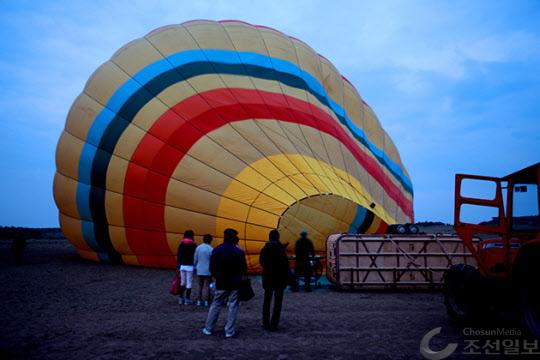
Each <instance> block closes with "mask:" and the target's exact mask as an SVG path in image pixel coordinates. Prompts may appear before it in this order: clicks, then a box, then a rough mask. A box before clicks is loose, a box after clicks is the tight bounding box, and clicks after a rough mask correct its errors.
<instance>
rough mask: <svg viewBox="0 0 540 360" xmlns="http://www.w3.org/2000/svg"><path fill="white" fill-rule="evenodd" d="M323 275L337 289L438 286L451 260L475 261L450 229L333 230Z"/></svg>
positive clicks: (432, 287)
mask: <svg viewBox="0 0 540 360" xmlns="http://www.w3.org/2000/svg"><path fill="white" fill-rule="evenodd" d="M326 250H327V270H326V271H327V277H328V279H329V280H330V281H331V282H332V283H333V284H334V285H335V286H336V287H337V288H338V289H343V290H346V289H349V290H353V289H365V288H371V289H385V288H391V289H397V288H427V289H435V288H441V287H442V284H443V275H444V272H445V271H446V270H447V269H448V268H449V267H450V266H452V265H454V264H460V263H463V264H468V265H470V266H476V260H475V258H474V257H473V256H472V254H471V252H470V251H469V250H468V249H467V247H466V246H465V244H464V243H463V241H462V240H461V239H460V238H459V237H458V236H457V235H454V234H411V235H407V234H398V235H391V234H346V233H343V234H333V235H330V236H329V237H328V239H327V242H326Z"/></svg>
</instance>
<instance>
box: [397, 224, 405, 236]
mask: <svg viewBox="0 0 540 360" xmlns="http://www.w3.org/2000/svg"><path fill="white" fill-rule="evenodd" d="M396 233H397V234H400V235H403V234H405V233H407V228H406V227H405V225H402V224H399V225H397V226H396Z"/></svg>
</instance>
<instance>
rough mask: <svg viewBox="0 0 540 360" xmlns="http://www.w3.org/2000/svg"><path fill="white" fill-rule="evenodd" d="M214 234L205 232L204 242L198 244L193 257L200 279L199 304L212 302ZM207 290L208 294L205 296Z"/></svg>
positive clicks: (204, 304)
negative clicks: (211, 259)
mask: <svg viewBox="0 0 540 360" xmlns="http://www.w3.org/2000/svg"><path fill="white" fill-rule="evenodd" d="M212 239H213V238H212V235H210V234H205V235H204V236H203V243H202V244H201V245H199V246H197V249H196V250H195V257H194V259H193V266H194V267H195V272H196V273H197V279H198V280H199V299H198V301H197V305H199V306H208V304H209V302H210V282H211V281H212V277H211V274H210V256H211V255H212V246H210V244H211V243H212ZM205 292H206V296H203V295H204V293H205Z"/></svg>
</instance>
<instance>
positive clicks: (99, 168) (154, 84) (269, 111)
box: [54, 20, 413, 272]
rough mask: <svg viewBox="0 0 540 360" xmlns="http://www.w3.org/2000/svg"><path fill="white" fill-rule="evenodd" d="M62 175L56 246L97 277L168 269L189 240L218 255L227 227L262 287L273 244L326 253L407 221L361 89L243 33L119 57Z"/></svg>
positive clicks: (147, 47)
mask: <svg viewBox="0 0 540 360" xmlns="http://www.w3.org/2000/svg"><path fill="white" fill-rule="evenodd" d="M56 166H57V172H56V176H55V180H54V196H55V201H56V204H57V206H58V209H59V213H60V214H59V217H60V224H61V227H62V231H63V232H64V234H65V235H66V237H67V238H68V239H69V241H70V242H71V243H72V244H73V246H74V247H75V248H76V250H77V251H78V253H79V254H80V255H81V257H83V258H86V259H91V260H95V261H101V262H113V263H125V264H130V265H141V266H152V267H171V268H172V267H174V266H175V264H176V263H175V254H176V248H177V246H178V243H179V242H180V240H181V235H182V233H183V232H184V231H185V230H187V229H191V230H193V231H194V232H195V234H196V240H197V241H199V242H200V238H201V237H202V235H203V234H206V233H210V234H212V235H214V237H215V238H217V242H221V241H220V238H222V236H223V230H224V229H225V228H234V229H236V230H237V231H238V232H239V237H240V244H239V245H240V246H241V247H242V248H243V249H244V250H245V252H246V256H247V259H248V265H249V268H250V271H251V272H257V271H259V268H258V254H259V251H260V249H261V248H262V246H263V245H264V242H265V241H266V240H267V238H268V232H269V231H270V230H271V229H274V228H276V229H278V230H279V231H280V233H281V234H282V241H283V242H287V241H294V240H295V239H296V238H297V236H298V233H299V231H300V230H301V229H306V230H307V231H308V232H309V234H310V236H311V238H312V240H313V241H314V244H315V247H316V250H317V251H320V252H324V245H325V240H326V238H327V236H328V235H329V234H331V233H336V232H354V233H357V232H360V233H375V232H384V231H385V229H386V227H387V226H388V225H389V224H395V223H406V222H411V221H412V219H413V208H412V199H413V195H412V184H411V180H410V178H409V175H408V174H407V171H406V169H405V167H404V166H403V164H402V162H401V159H400V156H399V154H398V151H397V149H396V147H395V145H394V143H393V142H392V140H391V139H390V137H389V136H388V135H387V133H386V132H385V131H384V130H383V129H382V128H381V125H380V123H379V121H378V119H377V117H376V115H375V113H374V112H373V110H372V109H371V108H370V107H369V106H368V105H367V104H366V103H365V102H364V101H363V100H362V98H361V97H360V95H359V94H358V92H357V91H356V89H355V87H354V86H353V85H352V84H351V83H350V82H349V81H347V80H346V79H345V78H344V77H343V76H341V75H340V73H339V72H338V71H337V70H336V68H335V67H334V66H333V65H332V63H331V62H330V61H328V60H327V59H326V58H324V57H323V56H321V55H319V54H317V53H316V52H315V51H314V50H313V49H311V48H310V47H309V46H308V45H306V44H305V43H303V42H302V41H300V40H297V39H295V38H293V37H290V36H287V35H285V34H283V33H281V32H279V31H277V30H274V29H271V28H268V27H264V26H254V25H251V24H247V23H244V22H240V21H219V22H216V21H206V20H204V21H203V20H197V21H191V22H187V23H184V24H181V25H171V26H165V27H161V28H158V29H156V30H154V31H152V32H150V33H149V34H147V35H146V36H144V37H142V38H140V39H137V40H135V41H132V42H130V43H128V44H126V45H125V46H124V47H122V48H121V49H120V50H118V51H117V52H116V53H115V54H114V55H113V56H112V58H111V59H110V60H109V61H107V62H106V63H104V64H103V65H102V66H100V67H99V68H98V69H97V70H96V71H95V72H94V73H93V75H92V76H91V77H90V79H89V80H88V82H87V83H86V86H85V87H84V90H83V92H82V93H81V94H80V95H79V97H78V98H77V99H76V100H75V102H74V103H73V105H72V107H71V110H70V112H69V114H68V117H67V120H66V125H65V129H64V131H63V133H62V135H61V137H60V140H59V143H58V147H57V152H56ZM290 248H292V247H290ZM289 250H291V249H289Z"/></svg>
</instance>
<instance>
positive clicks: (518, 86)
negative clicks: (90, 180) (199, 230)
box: [0, 0, 540, 226]
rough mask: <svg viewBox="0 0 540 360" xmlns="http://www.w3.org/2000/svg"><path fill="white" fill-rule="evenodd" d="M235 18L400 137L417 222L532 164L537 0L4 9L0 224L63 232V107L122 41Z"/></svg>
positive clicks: (539, 56) (538, 140)
mask: <svg viewBox="0 0 540 360" xmlns="http://www.w3.org/2000/svg"><path fill="white" fill-rule="evenodd" d="M198 18H206V19H215V20H220V19H239V20H244V21H247V22H251V23H255V24H261V25H267V26H271V27H275V28H277V29H279V30H281V31H283V32H285V33H287V34H289V35H292V36H294V37H297V38H299V39H301V40H303V41H305V42H307V43H308V44H310V45H311V46H312V47H313V48H314V49H315V50H316V51H318V52H319V53H321V54H322V55H324V56H325V57H327V58H328V59H330V61H332V62H333V63H334V64H335V65H336V67H337V68H338V69H339V70H340V72H341V73H342V74H343V75H345V76H346V77H347V78H348V79H349V80H351V82H352V83H353V84H354V85H355V86H356V87H357V89H358V90H359V92H360V94H361V95H362V96H363V98H364V99H365V100H366V101H367V102H368V103H369V104H370V106H371V107H372V108H373V109H374V110H375V112H376V113H377V115H378V116H379V119H380V121H381V123H382V125H383V127H384V128H385V129H386V130H387V131H388V132H389V134H390V136H391V137H392V138H393V140H394V141H395V143H396V145H397V147H398V149H399V151H400V153H401V157H402V159H403V162H404V164H405V166H406V167H407V169H408V171H409V173H410V175H411V178H412V181H413V185H414V188H415V214H416V219H417V220H418V221H422V220H432V221H437V220H438V221H444V222H452V221H453V187H454V174H455V173H456V172H465V173H467V172H470V173H479V174H484V175H496V176H502V175H505V174H507V173H510V172H513V171H515V170H517V169H519V168H521V167H524V166H526V165H530V164H532V163H535V162H538V161H540V101H539V100H540V99H539V98H540V2H538V1H512V2H510V1H474V2H473V1H416V2H413V1H377V2H374V1H370V2H367V1H366V2H363V1H336V2H329V1H294V2H292V1H283V2H280V1H267V2H262V1H261V2H255V1H193V0H191V1H96V0H94V1H21V0H3V1H2V2H1V3H0V35H1V39H2V41H1V42H0V89H1V90H0V91H1V94H2V96H1V97H0V109H1V110H0V144H1V146H0V151H1V153H0V169H2V170H1V176H0V189H1V190H0V192H1V201H0V225H20V226H57V224H58V220H57V210H56V207H55V205H54V201H53V197H52V181H53V177H54V172H55V164H54V153H55V147H56V143H57V140H58V138H59V136H60V133H61V131H62V129H63V126H64V122H65V118H66V115H67V112H68V110H69V108H70V106H71V103H72V102H73V101H74V100H75V98H76V97H77V95H78V94H79V93H80V92H81V90H82V89H83V87H84V84H85V82H86V80H87V79H88V77H89V76H90V75H91V73H92V72H93V71H94V70H95V69H96V68H97V67H98V66H99V65H100V64H101V63H103V62H105V61H106V60H107V59H108V58H109V57H110V56H111V55H112V54H113V53H114V52H115V51H116V50H117V49H118V48H120V47H121V46H122V45H123V44H125V43H127V42H128V41H130V40H133V39H135V38H138V37H141V36H143V35H145V34H146V33H147V32H149V31H151V30H153V29H154V28H156V27H159V26H163V25H167V24H172V23H181V22H184V21H187V20H191V19H198Z"/></svg>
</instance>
